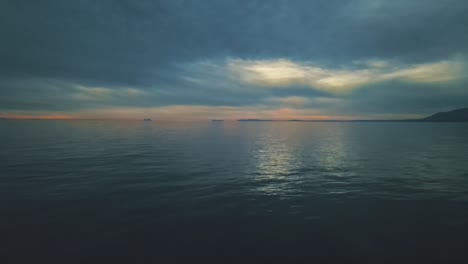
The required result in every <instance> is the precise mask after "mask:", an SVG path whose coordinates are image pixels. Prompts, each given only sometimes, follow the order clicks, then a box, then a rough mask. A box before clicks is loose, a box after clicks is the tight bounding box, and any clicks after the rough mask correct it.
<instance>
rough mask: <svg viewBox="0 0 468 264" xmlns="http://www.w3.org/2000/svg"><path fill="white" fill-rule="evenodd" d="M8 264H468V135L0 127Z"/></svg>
mask: <svg viewBox="0 0 468 264" xmlns="http://www.w3.org/2000/svg"><path fill="white" fill-rule="evenodd" d="M0 263H468V123H429V122H425V123H418V122H411V123H409V122H237V121H224V122H211V121H202V122H198V121H197V122H179V121H164V122H163V121H152V122H150V121H146V122H144V121H117V120H70V121H67V120H0Z"/></svg>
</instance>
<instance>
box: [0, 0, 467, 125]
mask: <svg viewBox="0 0 468 264" xmlns="http://www.w3.org/2000/svg"><path fill="white" fill-rule="evenodd" d="M467 13H468V1H466V0H444V1H440V0H418V1H415V0H392V1H383V0H346V1H345V0H343V1H341V0H337V1H332V0H262V1H256V0H250V1H242V0H203V1H193V0H160V1H156V0H152V1H147V0H139V1H132V0H113V1H111V0H102V1H94V0H75V1H63V0H43V1H32V0H30V1H25V0H3V1H0V34H1V41H0V117H9V118H51V119H54V118H64V119H68V118H72V119H73V118H98V119H101V118H123V119H141V118H152V119H154V120H166V119H169V120H174V119H175V120H205V119H227V120H229V119H239V118H263V119H266V118H267V119H310V120H321V119H398V118H415V117H422V116H426V115H430V114H432V113H434V112H439V111H447V110H452V109H456V108H462V107H468V16H466V14H467Z"/></svg>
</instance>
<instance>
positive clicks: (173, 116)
mask: <svg viewBox="0 0 468 264" xmlns="http://www.w3.org/2000/svg"><path fill="white" fill-rule="evenodd" d="M0 118H7V119H19V120H21V119H22V120H25V119H42V120H79V119H88V120H92V119H101V120H102V119H116V120H142V119H144V118H151V119H153V120H155V121H156V120H159V121H203V120H211V119H224V120H226V121H228V120H238V119H268V120H293V119H296V120H353V119H404V118H418V116H414V115H411V116H408V115H404V116H402V115H398V116H370V117H363V116H354V115H350V116H342V115H327V114H324V113H321V112H320V111H317V110H315V109H297V108H290V107H283V108H276V109H268V108H262V107H260V106H257V107H231V106H187V105H175V106H166V107H154V108H108V109H99V110H95V111H89V110H88V111H81V112H76V113H48V114H39V113H38V114H34V113H11V114H7V113H4V114H0Z"/></svg>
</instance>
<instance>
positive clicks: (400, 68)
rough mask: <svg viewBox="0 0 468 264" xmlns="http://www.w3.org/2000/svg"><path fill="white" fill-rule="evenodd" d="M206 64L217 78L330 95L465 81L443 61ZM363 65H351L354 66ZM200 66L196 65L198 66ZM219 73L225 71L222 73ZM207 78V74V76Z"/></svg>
mask: <svg viewBox="0 0 468 264" xmlns="http://www.w3.org/2000/svg"><path fill="white" fill-rule="evenodd" d="M206 64H207V63H206V62H204V63H203V64H198V67H196V68H197V69H198V70H199V73H200V71H201V70H202V69H204V68H206V69H207V70H209V71H210V73H211V72H212V68H213V67H215V68H216V69H218V70H217V72H218V78H220V77H221V75H222V74H224V75H225V76H224V77H225V78H230V79H233V80H237V81H239V82H241V83H244V84H247V85H252V86H257V87H265V88H287V87H291V86H297V85H303V86H308V87H310V88H314V89H319V90H323V91H326V92H330V93H343V92H350V91H352V90H354V89H357V88H360V87H364V86H366V85H369V84H373V83H379V82H385V81H389V80H401V81H405V82H410V83H426V84H431V83H445V82H451V81H455V80H458V79H462V78H463V77H464V69H465V65H464V63H462V62H461V61H456V60H453V61H450V60H446V61H440V62H432V63H425V64H415V65H401V64H397V63H392V62H391V61H383V60H369V61H368V62H367V63H364V65H361V66H360V67H359V68H356V67H355V66H352V67H348V68H327V67H321V66H318V65H317V64H315V63H313V62H310V61H300V62H296V61H292V60H288V59H269V60H243V59H226V60H225V61H224V62H221V63H219V64H218V65H217V66H213V65H216V64H215V63H213V62H211V63H208V64H207V65H210V67H206ZM356 64H363V63H362V62H361V63H354V64H353V63H351V65H356ZM195 65H197V64H195ZM219 69H223V70H222V71H220V70H219ZM205 74H206V73H205Z"/></svg>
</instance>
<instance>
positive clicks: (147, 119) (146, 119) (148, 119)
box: [143, 118, 153, 121]
mask: <svg viewBox="0 0 468 264" xmlns="http://www.w3.org/2000/svg"><path fill="white" fill-rule="evenodd" d="M143 121H153V120H151V118H145V119H143Z"/></svg>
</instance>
